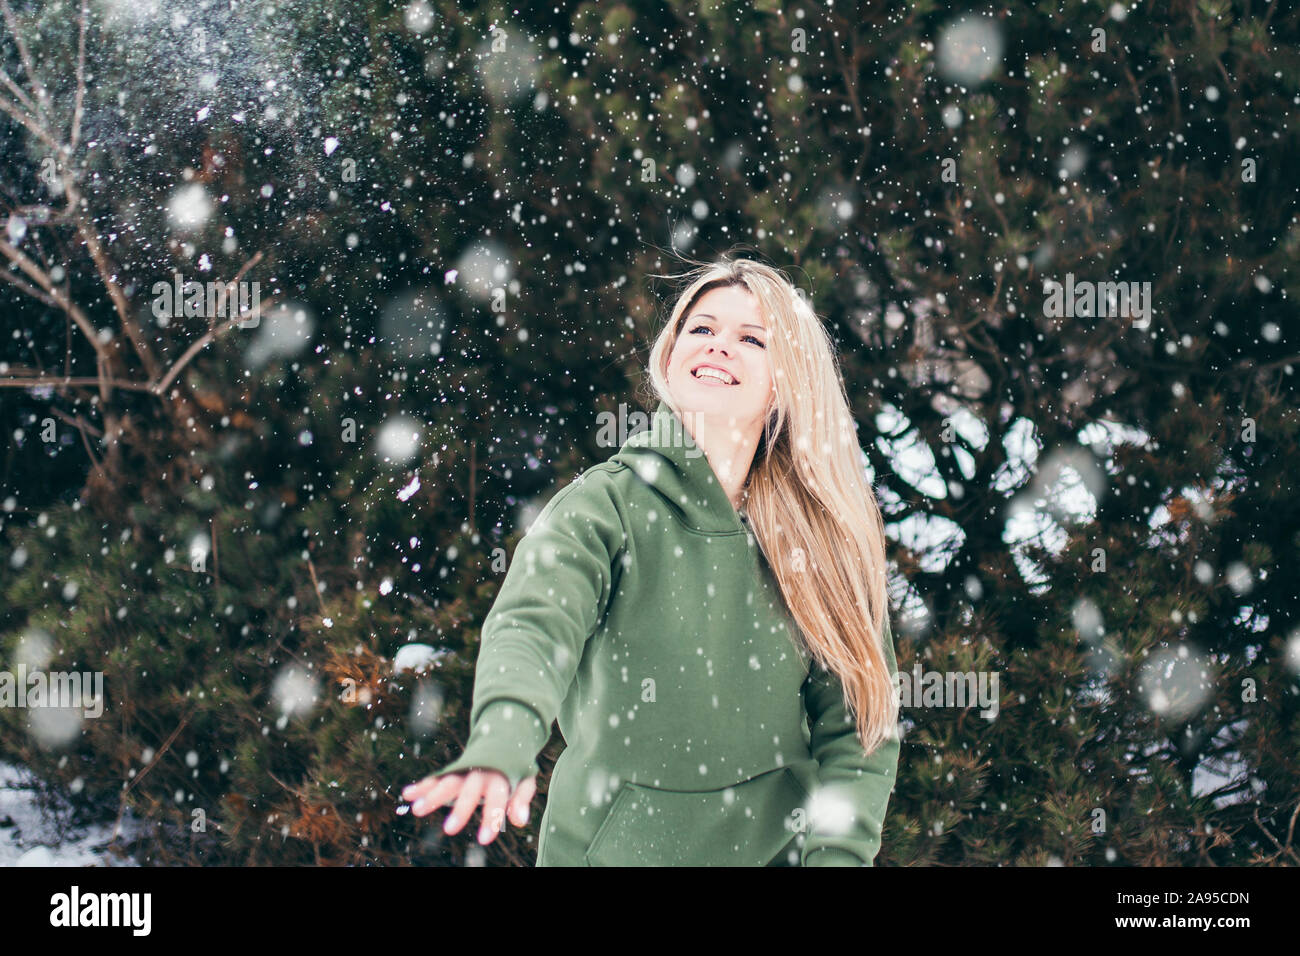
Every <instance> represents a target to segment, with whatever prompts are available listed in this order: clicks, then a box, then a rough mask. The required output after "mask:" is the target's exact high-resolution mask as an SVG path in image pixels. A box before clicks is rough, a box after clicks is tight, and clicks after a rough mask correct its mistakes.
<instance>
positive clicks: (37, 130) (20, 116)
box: [0, 99, 63, 153]
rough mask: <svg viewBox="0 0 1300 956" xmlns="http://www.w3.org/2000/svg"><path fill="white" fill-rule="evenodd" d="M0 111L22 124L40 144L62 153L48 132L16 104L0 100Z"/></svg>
mask: <svg viewBox="0 0 1300 956" xmlns="http://www.w3.org/2000/svg"><path fill="white" fill-rule="evenodd" d="M0 110H4V111H5V112H6V113H8V114H9V115H10V116H12V117H13V118H14V119H15V120H17V121H18V122H19V123H22V124H23V125H24V126H26V127H27V129H28V130H30V131H31V133H32V135H33V136H35V137H36V138H37V139H39V140H40V141H41V142H43V143H45V144H46V145H47V146H49V147H50V148H51V149H53V150H54V151H55V152H58V153H62V152H63V147H61V146H60V145H59V144H58V142H56V141H55V139H54V137H53V136H51V135H50V134H49V132H48V131H47V130H46V129H45V127H44V126H42V125H41V123H40V122H39V121H38V120H36V119H33V118H32V117H31V116H30V115H28V113H27V111H26V110H24V109H22V108H21V107H20V106H19V105H18V104H16V103H11V102H9V100H6V99H0Z"/></svg>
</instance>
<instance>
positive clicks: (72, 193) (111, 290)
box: [63, 169, 161, 379]
mask: <svg viewBox="0 0 1300 956" xmlns="http://www.w3.org/2000/svg"><path fill="white" fill-rule="evenodd" d="M63 188H64V191H65V192H66V193H67V196H68V209H69V211H70V212H71V214H72V216H73V217H74V218H75V219H76V223H77V235H78V236H80V237H81V241H82V242H83V243H85V245H86V251H87V252H89V253H90V258H91V261H92V262H94V263H95V270H96V271H97V272H98V273H99V278H100V280H101V281H102V282H103V283H104V288H105V289H106V290H107V291H108V297H109V298H110V299H111V300H112V301H113V307H114V308H115V309H116V310H117V317H118V321H120V322H121V323H122V328H123V330H124V331H125V332H126V335H127V338H129V339H130V340H131V344H132V345H133V346H134V347H135V351H136V354H137V355H139V356H140V361H141V362H142V363H143V364H144V367H145V372H146V373H147V374H148V376H149V378H151V379H156V378H158V375H159V373H160V371H161V367H160V365H159V362H158V359H157V358H155V357H154V354H153V350H152V349H151V348H149V343H148V341H147V340H146V339H145V336H144V331H143V330H142V329H141V328H140V326H139V325H138V324H137V323H136V321H135V319H133V318H132V317H131V306H130V304H129V303H128V302H127V301H126V293H124V292H123V291H122V286H121V285H120V284H119V283H118V281H117V274H116V273H115V272H114V271H113V267H112V264H111V263H110V262H109V260H108V254H107V253H106V252H104V247H103V245H101V244H100V241H99V236H98V235H97V234H96V232H95V229H94V227H93V225H92V224H91V222H90V221H89V220H88V219H87V218H86V217H85V215H84V214H83V212H82V208H83V207H82V199H81V190H79V189H78V188H77V184H76V182H75V181H74V180H73V178H72V173H71V172H70V171H69V170H66V169H65V170H63Z"/></svg>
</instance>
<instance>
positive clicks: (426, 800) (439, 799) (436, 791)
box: [402, 773, 464, 817]
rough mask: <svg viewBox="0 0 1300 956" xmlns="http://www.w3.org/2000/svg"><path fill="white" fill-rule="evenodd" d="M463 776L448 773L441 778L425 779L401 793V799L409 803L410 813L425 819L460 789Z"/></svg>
mask: <svg viewBox="0 0 1300 956" xmlns="http://www.w3.org/2000/svg"><path fill="white" fill-rule="evenodd" d="M463 780H464V776H463V775H462V774H458V773H449V774H446V775H445V776H442V777H426V778H424V779H423V780H421V781H419V782H418V783H413V784H411V785H410V786H408V787H407V788H406V789H405V790H403V791H402V798H403V799H405V800H407V801H409V802H411V803H412V804H413V806H412V807H411V812H412V813H413V814H415V815H416V816H417V817H426V816H428V815H429V814H430V813H432V812H433V811H434V810H437V809H438V808H439V807H440V806H442V805H443V804H444V803H447V802H448V801H449V800H451V798H452V797H454V796H455V795H456V793H457V792H458V791H459V789H460V785H461V783H462V781H463Z"/></svg>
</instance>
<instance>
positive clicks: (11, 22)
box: [0, 0, 50, 126]
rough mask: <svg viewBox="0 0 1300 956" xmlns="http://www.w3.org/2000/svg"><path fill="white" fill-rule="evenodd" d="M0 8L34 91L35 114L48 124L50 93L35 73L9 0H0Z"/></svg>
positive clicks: (25, 42) (30, 56) (34, 66)
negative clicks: (47, 111)
mask: <svg viewBox="0 0 1300 956" xmlns="http://www.w3.org/2000/svg"><path fill="white" fill-rule="evenodd" d="M0 10H3V12H4V18H5V26H7V27H8V28H9V32H10V33H12V34H13V35H14V43H15V44H16V45H17V47H18V56H19V57H21V58H22V61H23V69H24V70H26V71H27V79H28V80H29V81H30V82H31V85H32V89H33V90H35V91H36V103H35V106H36V116H37V118H38V119H39V120H40V121H41V123H42V124H43V125H45V126H48V125H49V122H50V117H49V114H47V113H46V112H45V111H46V109H48V108H49V105H50V94H49V93H48V92H47V91H46V89H45V86H44V84H43V83H41V78H40V77H39V76H37V75H36V65H35V63H33V61H32V54H31V51H30V50H28V49H27V41H26V40H24V39H23V35H22V32H21V31H20V30H19V29H18V23H17V21H16V20H15V19H14V11H13V9H12V8H11V7H10V6H9V0H0Z"/></svg>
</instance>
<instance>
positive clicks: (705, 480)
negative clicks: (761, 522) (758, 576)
mask: <svg viewBox="0 0 1300 956" xmlns="http://www.w3.org/2000/svg"><path fill="white" fill-rule="evenodd" d="M610 461H611V462H614V463H616V464H621V465H626V466H627V467H628V468H631V469H632V471H633V472H635V473H636V475H637V476H638V477H639V478H640V479H641V480H642V481H643V482H645V483H646V484H647V485H649V486H650V488H651V489H653V491H654V492H655V493H656V494H657V495H659V497H661V498H662V499H663V500H664V501H665V503H666V504H667V505H668V506H669V508H670V510H671V511H672V513H673V514H674V516H676V518H677V520H678V521H680V522H681V523H682V524H684V525H686V527H688V528H690V529H692V530H694V531H703V532H707V533H709V534H747V533H748V532H747V529H746V528H745V526H744V524H743V523H742V522H741V520H740V514H739V513H738V512H737V511H736V509H735V508H733V507H732V505H731V501H730V500H729V499H728V498H727V493H726V492H725V491H724V490H723V488H722V484H721V482H719V481H718V476H717V475H716V474H715V473H714V471H713V466H712V465H710V464H709V459H708V458H707V457H706V456H705V454H704V449H703V448H701V447H700V446H699V445H698V444H697V443H696V441H695V439H694V438H693V437H692V436H691V433H690V431H688V430H687V428H686V426H685V425H684V424H683V423H682V420H681V418H680V417H678V415H677V413H676V412H674V411H673V410H672V409H671V408H670V407H669V406H668V403H667V402H664V401H660V402H659V407H658V408H656V409H655V411H654V415H653V416H652V417H651V420H650V427H649V428H647V429H643V430H642V431H639V432H637V433H636V434H635V435H633V436H632V437H631V438H629V439H628V440H627V441H626V442H624V443H623V447H622V448H620V449H619V450H618V451H617V452H616V453H615V454H614V455H612V456H611V457H610Z"/></svg>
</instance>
